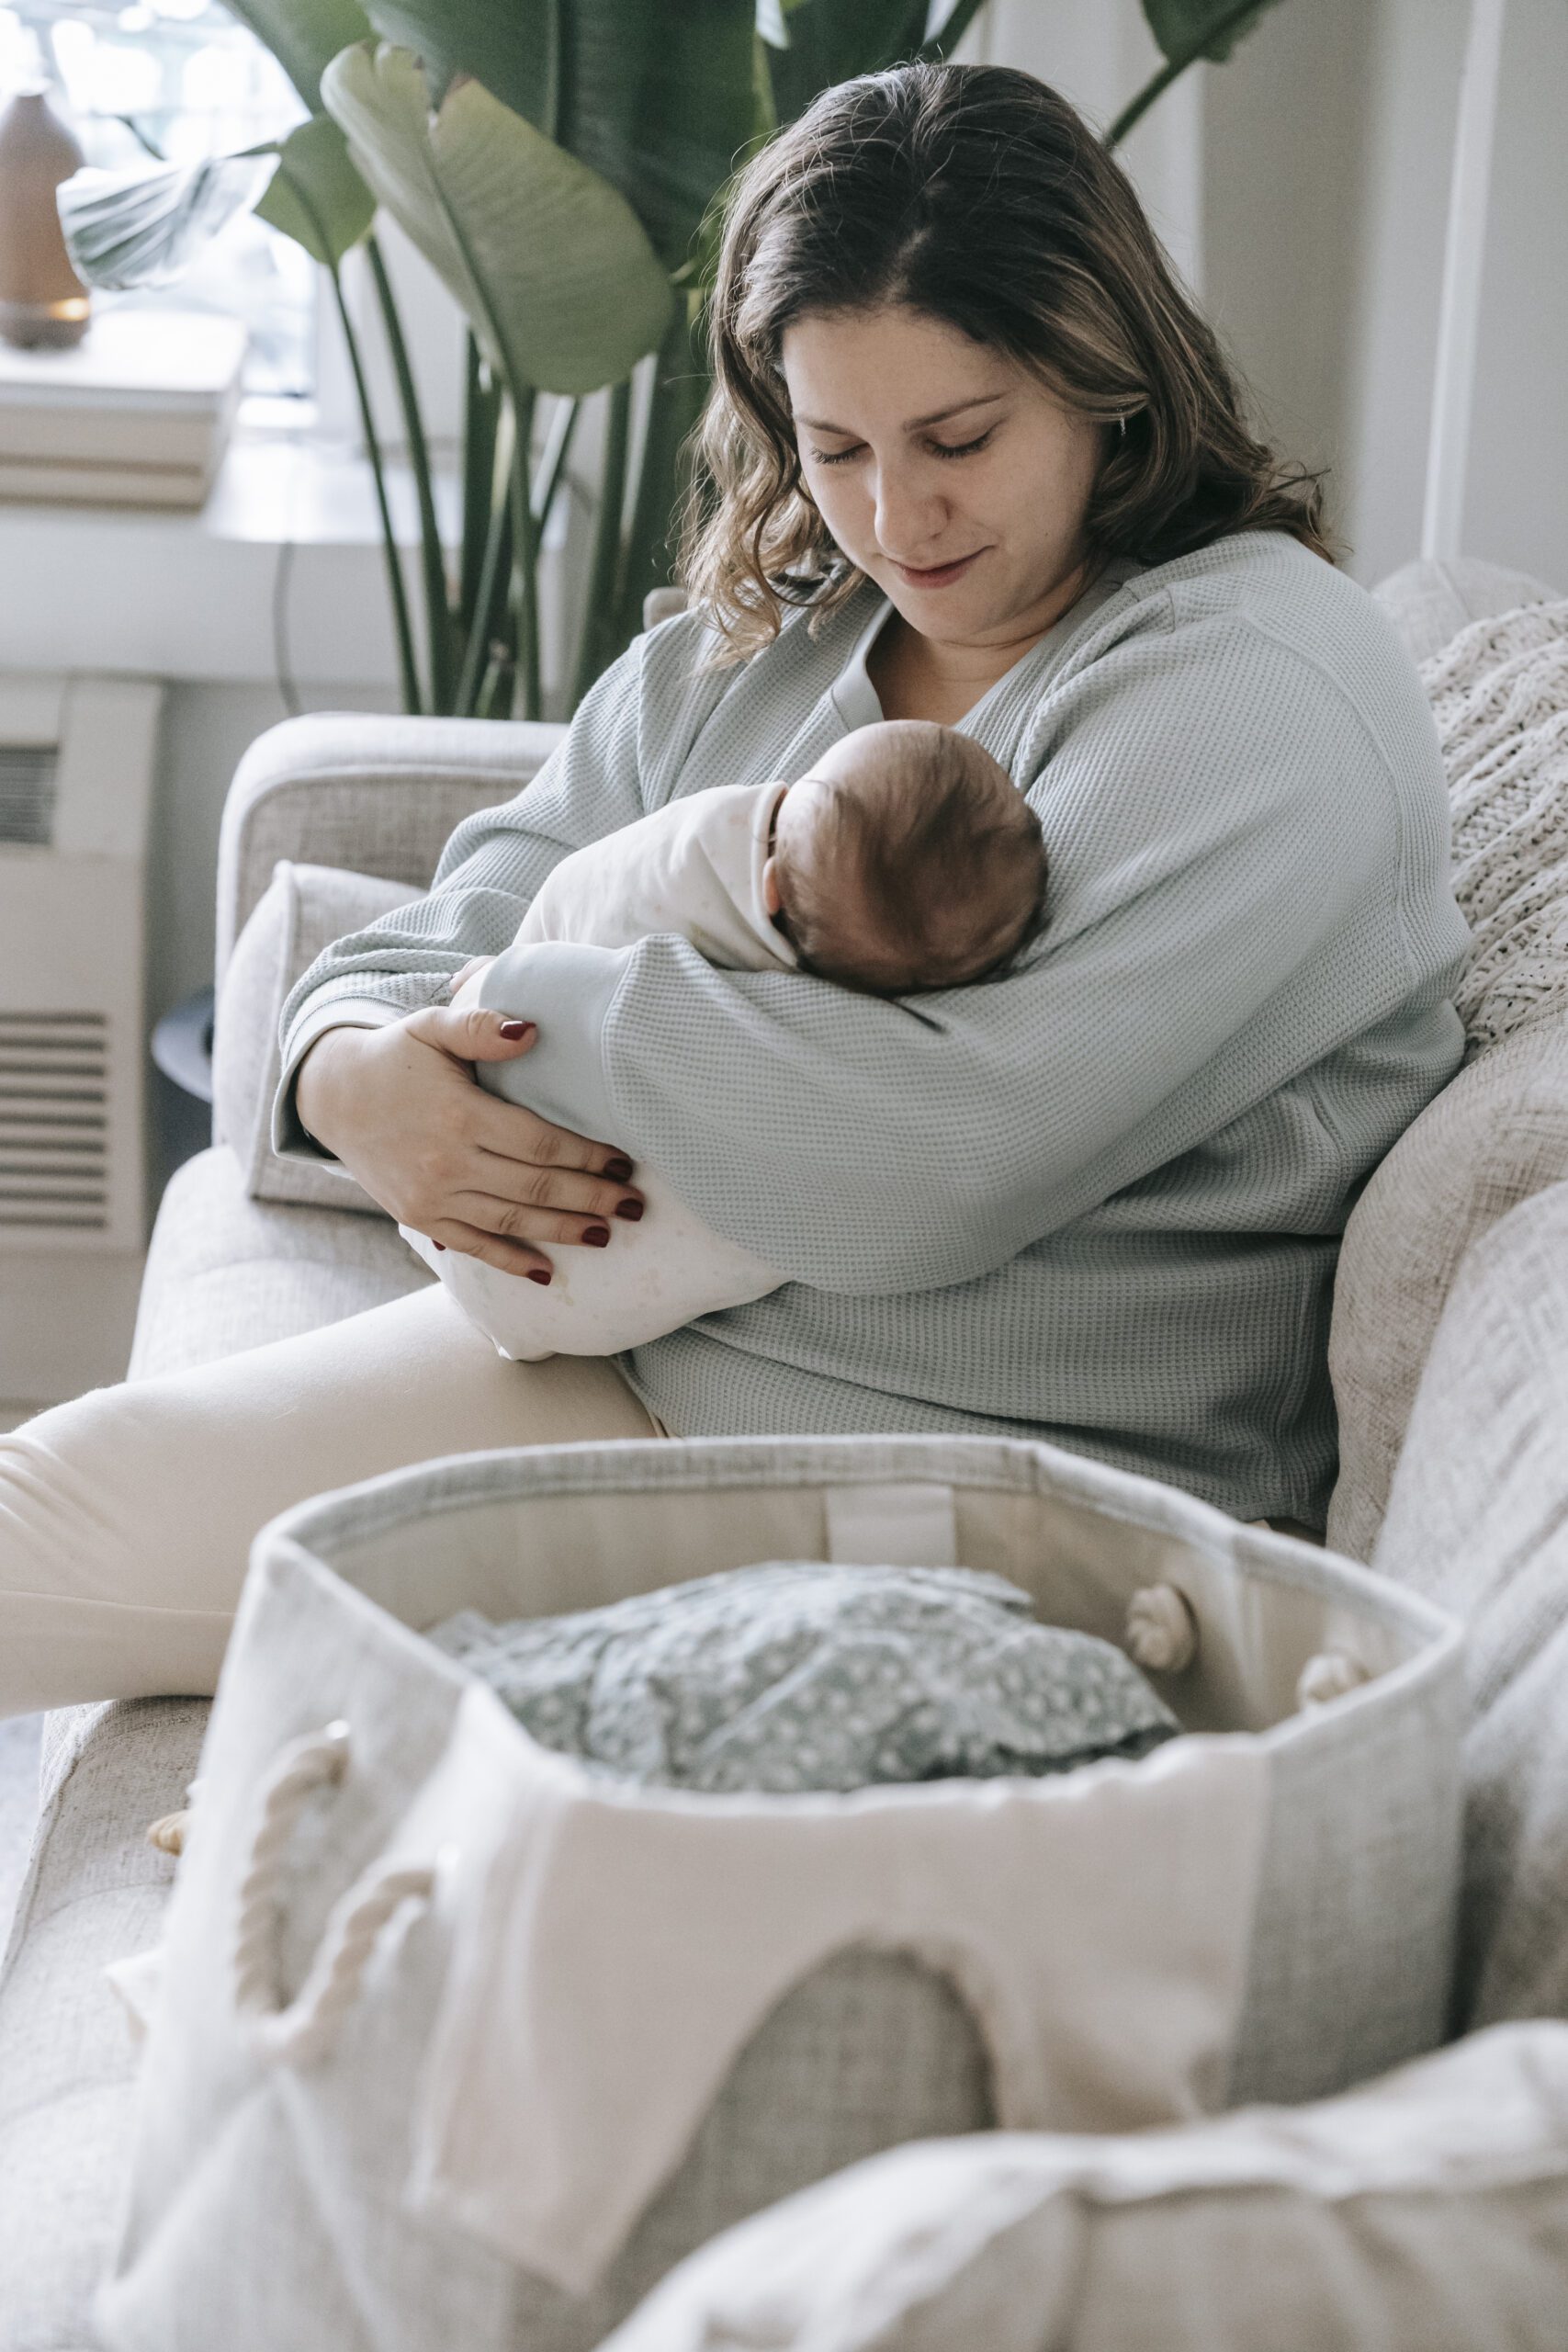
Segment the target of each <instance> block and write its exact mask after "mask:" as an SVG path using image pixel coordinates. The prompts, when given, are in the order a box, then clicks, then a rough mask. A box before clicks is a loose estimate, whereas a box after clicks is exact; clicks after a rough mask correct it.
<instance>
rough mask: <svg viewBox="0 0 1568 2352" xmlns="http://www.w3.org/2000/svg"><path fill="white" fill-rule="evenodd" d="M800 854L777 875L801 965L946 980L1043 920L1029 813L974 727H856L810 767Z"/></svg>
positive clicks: (932, 985) (965, 973)
mask: <svg viewBox="0 0 1568 2352" xmlns="http://www.w3.org/2000/svg"><path fill="white" fill-rule="evenodd" d="M813 792H814V798H813V803H812V825H811V833H810V839H809V846H808V850H807V854H804V855H800V854H796V855H795V857H793V858H791V860H790V861H789V862H788V865H787V866H785V865H784V860H783V859H782V858H781V861H780V862H781V869H782V870H781V873H780V888H781V892H782V895H783V898H784V913H785V916H786V920H787V924H788V930H789V936H790V938H791V939H792V941H793V942H794V944H795V950H796V953H797V954H798V955H799V956H800V959H801V962H802V964H803V965H804V966H805V967H807V969H808V970H812V971H815V972H818V973H820V974H821V975H822V977H823V978H826V979H834V980H839V981H841V982H843V983H844V984H845V985H847V986H849V987H851V988H860V989H870V990H873V991H874V992H875V993H876V994H878V995H886V996H892V995H902V994H904V993H906V992H907V991H908V990H912V989H942V988H958V987H961V986H962V985H963V984H964V982H966V981H969V980H977V979H979V978H982V977H983V976H984V975H985V974H986V973H987V972H989V971H994V970H995V969H997V968H998V967H999V966H1000V965H1002V964H1005V963H1006V962H1008V961H1009V959H1010V957H1011V956H1015V955H1016V954H1017V953H1018V951H1019V949H1020V948H1021V947H1022V946H1023V945H1024V944H1026V942H1027V941H1029V940H1030V939H1032V937H1033V936H1034V935H1035V933H1037V932H1038V931H1039V929H1040V928H1041V925H1042V923H1043V920H1044V909H1045V845H1044V842H1043V838H1042V836H1041V831H1040V820H1039V819H1038V817H1036V815H1035V813H1034V811H1033V809H1032V808H1031V807H1030V805H1029V803H1028V801H1027V800H1026V799H1025V798H1024V797H1023V795H1022V794H1021V792H1020V791H1019V790H1018V788H1017V786H1015V785H1014V783H1013V781H1012V779H1011V777H1010V775H1008V773H1007V770H1006V769H1005V768H1003V767H1001V766H1000V765H998V763H997V762H996V761H995V760H993V759H992V757H991V755H990V753H989V752H987V751H985V750H984V749H982V747H981V746H980V745H979V744H978V743H976V741H975V740H974V738H973V737H972V736H968V735H961V734H959V733H957V732H956V731H955V730H954V729H952V728H947V727H936V726H932V725H930V724H928V723H927V722H926V721H924V720H903V721H899V722H897V723H890V724H886V725H883V726H880V727H874V728H865V729H862V730H861V731H860V732H859V733H857V734H856V735H853V736H852V737H851V738H850V739H849V741H848V742H847V743H845V744H844V745H843V746H841V747H840V754H839V756H838V758H837V760H836V762H835V764H834V767H833V770H832V771H831V772H830V773H829V775H822V776H818V777H816V778H814V780H813Z"/></svg>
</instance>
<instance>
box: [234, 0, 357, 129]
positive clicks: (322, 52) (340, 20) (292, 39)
mask: <svg viewBox="0 0 1568 2352" xmlns="http://www.w3.org/2000/svg"><path fill="white" fill-rule="evenodd" d="M224 6H226V7H227V9H228V10H229V13H230V15H231V16H232V17H239V19H240V22H241V23H242V24H243V25H248V26H249V27H250V28H251V30H252V32H254V35H255V37H256V39H257V40H259V41H260V42H261V44H262V46H263V48H264V49H270V50H271V51H272V53H273V55H274V57H276V60H277V62H278V63H279V64H280V65H281V66H282V68H283V70H284V72H285V73H286V74H288V78H289V80H290V81H291V82H292V83H293V85H294V86H295V88H296V89H297V90H298V91H299V96H301V97H302V98H303V99H304V101H305V104H306V105H307V106H308V107H310V112H311V113H312V114H320V112H321V75H322V74H324V73H325V71H326V69H327V67H328V66H329V65H330V64H331V62H332V61H333V58H334V57H335V56H336V55H337V53H338V51H339V50H340V49H347V48H349V47H350V45H351V44H352V43H353V42H355V41H356V40H368V39H369V37H370V23H369V19H368V17H367V16H366V14H365V12H364V10H363V9H362V8H361V7H360V6H359V5H358V0H224Z"/></svg>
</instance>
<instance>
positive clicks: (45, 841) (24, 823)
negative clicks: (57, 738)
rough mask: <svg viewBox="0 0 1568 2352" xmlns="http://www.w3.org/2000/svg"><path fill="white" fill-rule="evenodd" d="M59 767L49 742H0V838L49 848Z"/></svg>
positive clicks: (26, 846)
mask: <svg viewBox="0 0 1568 2352" xmlns="http://www.w3.org/2000/svg"><path fill="white" fill-rule="evenodd" d="M59 767H60V754H59V752H58V751H57V749H56V748H55V746H54V745H53V744H52V743H0V842H16V843H18V844H19V845H21V846H22V847H24V848H28V849H47V848H48V846H49V843H50V842H51V840H52V839H53V836H54V793H55V784H56V781H57V776H58V772H59Z"/></svg>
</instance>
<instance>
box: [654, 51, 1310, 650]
mask: <svg viewBox="0 0 1568 2352" xmlns="http://www.w3.org/2000/svg"><path fill="white" fill-rule="evenodd" d="M892 303H906V304H908V306H909V307H910V308H911V309H913V310H916V311H919V312H921V313H922V315H924V316H926V317H928V318H932V319H939V320H942V321H943V322H945V323H946V324H948V325H950V326H953V327H956V328H957V329H959V331H960V332H961V333H963V334H967V335H971V336H973V337H974V339H975V340H976V342H977V343H981V344H985V345H987V346H988V347H990V348H992V349H994V350H998V351H1001V352H1004V353H1006V354H1007V355H1008V356H1010V357H1011V358H1013V359H1016V360H1019V361H1021V362H1022V363H1023V364H1024V365H1025V366H1027V367H1028V368H1031V369H1032V370H1033V372H1034V373H1035V374H1036V375H1037V376H1038V377H1039V378H1040V379H1041V380H1042V381H1043V383H1044V384H1045V386H1046V387H1047V388H1048V390H1050V391H1051V392H1053V393H1054V394H1055V397H1056V398H1057V399H1058V400H1060V401H1062V402H1063V403H1064V404H1065V405H1066V407H1068V408H1069V409H1072V410H1074V411H1076V412H1077V414H1078V415H1080V416H1083V417H1086V418H1088V419H1089V420H1090V421H1092V422H1094V423H1096V424H1104V425H1107V426H1113V425H1114V424H1115V422H1116V420H1117V419H1118V418H1120V417H1125V419H1126V432H1125V434H1124V435H1121V434H1117V433H1115V432H1111V433H1108V435H1107V446H1106V450H1105V455H1104V458H1103V461H1102V463H1101V466H1100V474H1099V479H1098V481H1097V482H1096V484H1095V488H1094V492H1093V494H1092V496H1091V498H1090V501H1089V510H1088V515H1087V517H1086V529H1087V532H1088V535H1089V544H1090V548H1091V552H1092V559H1093V560H1094V561H1095V563H1096V565H1097V566H1098V564H1101V563H1103V562H1104V561H1106V560H1109V559H1110V558H1111V557H1113V556H1118V555H1130V556H1133V557H1134V558H1135V559H1136V560H1138V561H1140V562H1142V563H1145V564H1154V563H1162V562H1165V561H1167V560H1169V559H1170V558H1171V557H1173V556H1179V555H1185V554H1187V553H1188V552H1190V550H1191V549H1193V548H1201V547H1206V546H1208V544H1209V543H1210V541H1211V540H1213V539H1217V538H1221V537H1224V535H1225V534H1226V533H1228V532H1232V531H1247V530H1254V531H1256V530H1278V531H1288V532H1290V533H1291V534H1292V537H1295V538H1298V539H1300V540H1301V541H1302V543H1303V546H1305V547H1309V548H1312V549H1313V550H1314V553H1315V554H1318V555H1321V556H1322V557H1324V558H1325V560H1326V561H1328V562H1330V563H1332V562H1333V561H1335V560H1336V557H1337V548H1336V547H1335V545H1334V544H1333V542H1332V541H1331V539H1330V537H1329V535H1328V532H1327V528H1326V526H1325V517H1324V505H1323V496H1322V491H1321V486H1320V485H1321V481H1322V476H1321V475H1319V474H1314V473H1309V472H1307V471H1305V470H1304V469H1302V468H1299V467H1298V468H1291V467H1288V466H1285V465H1282V464H1281V462H1280V459H1279V458H1277V457H1276V456H1275V454H1274V452H1273V451H1272V450H1271V449H1269V448H1267V447H1265V446H1264V445H1263V443H1261V442H1259V441H1256V440H1254V438H1253V437H1252V435H1251V434H1250V433H1249V432H1248V431H1247V426H1246V424H1245V423H1244V422H1243V419H1242V414H1241V408H1240V402H1239V400H1238V398H1237V391H1236V384H1235V378H1234V376H1233V373H1232V370H1231V368H1230V367H1229V365H1228V364H1227V362H1226V359H1225V357H1224V354H1223V352H1222V350H1221V348H1220V345H1219V342H1218V340H1217V339H1216V337H1215V335H1214V333H1213V329H1212V328H1211V327H1210V326H1209V325H1208V324H1207V323H1206V322H1205V321H1204V320H1203V319H1202V318H1201V316H1200V315H1199V313H1198V312H1197V311H1195V310H1194V308H1193V307H1192V304H1191V303H1190V301H1189V300H1188V299H1187V297H1186V295H1185V294H1184V293H1183V292H1182V291H1181V288H1180V287H1179V285H1178V283H1177V281H1176V279H1175V277H1174V276H1173V275H1172V272H1171V268H1170V266H1169V263H1168V260H1167V258H1166V255H1165V253H1164V251H1163V249H1162V248H1161V246H1160V244H1159V243H1158V241H1157V239H1156V236H1155V234H1154V232H1153V231H1152V230H1151V228H1150V227H1149V224H1148V221H1147V220H1146V219H1145V215H1144V210H1143V207H1142V206H1141V205H1140V203H1139V202H1138V199H1137V197H1136V196H1135V195H1134V190H1133V187H1132V184H1131V182H1130V181H1129V180H1128V178H1127V176H1126V174H1125V173H1124V172H1123V171H1122V169H1121V167H1120V165H1119V164H1117V163H1116V162H1115V161H1114V159H1113V158H1112V156H1111V154H1110V153H1108V152H1107V150H1106V148H1105V146H1104V144H1103V142H1102V141H1100V139H1099V138H1098V137H1097V136H1096V134H1095V133H1094V131H1093V130H1090V128H1089V125H1088V124H1087V123H1086V122H1085V121H1084V120H1083V119H1082V117H1081V116H1079V115H1078V114H1077V113H1076V112H1075V111H1074V109H1073V107H1070V106H1069V105H1068V104H1067V102H1066V99H1065V98H1063V97H1060V96H1058V95H1057V93H1056V92H1055V90H1052V89H1049V88H1047V86H1046V85H1045V84H1044V83H1043V82H1038V81H1036V80H1035V79H1034V77H1033V76H1032V74H1021V73H1016V72H1013V71H1012V70H1011V69H1010V68H1008V67H1005V66H997V65H901V66H896V67H893V68H892V69H890V70H889V71H888V72H886V73H884V74H865V75H863V77H862V78H861V79H860V80H858V81H854V82H844V83H841V84H840V85H839V87H838V88H836V89H832V90H827V91H824V93H823V94H822V96H820V97H819V98H818V99H817V101H816V102H815V104H814V105H813V106H812V107H809V108H808V110H807V112H806V113H805V114H804V115H802V116H801V118H800V119H799V120H798V121H797V122H795V123H793V124H791V125H790V127H789V128H788V129H787V130H784V131H783V132H782V133H781V134H780V136H779V137H778V138H776V139H775V140H773V141H772V142H771V144H770V145H768V146H767V147H765V148H763V149H762V151H761V153H760V154H758V155H757V156H756V157H754V159H753V160H752V161H751V162H750V164H748V165H747V166H746V168H745V169H744V170H743V171H742V172H741V173H740V175H739V177H738V179H737V181H736V184H735V187H734V190H733V193H732V197H731V200H730V203H729V208H728V217H727V220H726V223H725V230H724V238H723V243H722V247H721V251H720V255H719V263H718V272H717V280H716V287H715V290H714V295H713V299H712V302H711V304H710V311H709V319H710V324H709V334H710V340H711V347H712V360H713V373H714V387H713V391H712V394H711V396H710V398H709V401H708V404H707V408H706V411H705V415H704V419H703V425H702V435H701V450H702V457H703V459H704V461H705V477H706V479H705V480H704V478H703V473H704V469H699V473H698V481H699V487H698V488H697V489H696V490H695V491H694V494H693V498H692V502H691V504H690V507H689V510H688V513H687V516H686V527H685V533H684V543H683V546H682V562H681V571H682V580H683V582H684V583H685V585H686V587H687V588H688V590H689V591H690V592H691V594H692V595H693V597H694V600H700V601H702V602H704V603H705V604H706V605H708V607H709V608H710V611H711V614H712V616H713V619H714V621H715V624H716V627H717V628H718V629H719V630H720V632H721V633H722V635H723V637H724V639H726V640H727V649H726V651H725V653H724V655H723V656H722V657H721V658H723V659H727V660H734V659H739V658H741V657H743V656H745V655H747V654H750V653H753V652H756V651H757V650H759V649H760V648H761V647H762V646H764V645H766V644H768V643H769V642H770V641H771V640H772V639H773V638H774V637H775V636H776V635H777V634H778V630H779V628H780V625H781V623H782V621H783V618H784V607H785V606H786V605H808V606H810V607H811V608H812V610H813V612H814V614H817V615H822V614H826V613H829V612H831V611H833V610H835V609H836V608H837V607H838V606H839V605H841V604H843V603H844V602H845V600H846V599H847V598H848V597H849V596H851V595H852V594H853V593H854V591H855V589H856V588H857V587H858V586H859V584H860V581H861V574H860V572H859V571H857V570H856V569H855V568H854V567H853V566H852V564H850V563H849V562H848V561H847V560H846V559H845V558H844V557H843V556H842V555H840V552H839V550H838V548H836V547H835V546H834V543H833V541H832V540H831V538H830V537H829V534H828V531H827V528H826V526H825V525H824V524H823V521H822V518H821V515H819V514H818V510H817V508H816V506H815V505H814V503H812V500H811V497H810V494H809V492H807V488H806V486H805V483H804V481H803V480H802V477H801V470H800V459H799V455H798V452H797V450H796V447H795V430H794V426H793V424H792V421H791V416H790V409H789V401H788V396H787V394H786V392H785V390H784V378H783V376H782V374H781V372H780V366H779V355H780V350H781V347H782V345H783V342H784V333H785V330H786V329H787V328H788V327H789V326H790V324H791V323H792V322H794V321H795V320H796V319H798V318H801V317H803V316H805V315H806V314H807V313H818V314H820V313H822V312H824V311H863V310H869V309H874V308H878V307H881V306H883V305H886V304H892Z"/></svg>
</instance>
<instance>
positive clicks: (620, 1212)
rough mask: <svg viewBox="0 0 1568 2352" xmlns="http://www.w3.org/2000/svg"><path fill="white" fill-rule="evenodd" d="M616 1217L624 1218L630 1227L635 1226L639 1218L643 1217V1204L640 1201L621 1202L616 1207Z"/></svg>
mask: <svg viewBox="0 0 1568 2352" xmlns="http://www.w3.org/2000/svg"><path fill="white" fill-rule="evenodd" d="M615 1215H616V1216H619V1217H624V1218H625V1219H626V1223H627V1224H628V1225H635V1224H636V1223H637V1219H638V1217H639V1216H641V1215H642V1203H641V1202H640V1201H619V1202H617V1203H616V1205H615Z"/></svg>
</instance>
